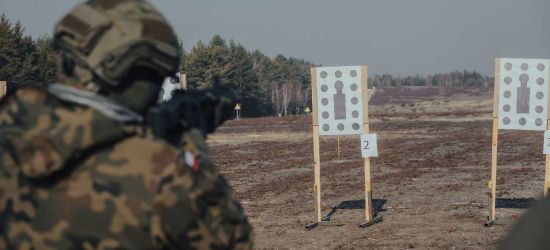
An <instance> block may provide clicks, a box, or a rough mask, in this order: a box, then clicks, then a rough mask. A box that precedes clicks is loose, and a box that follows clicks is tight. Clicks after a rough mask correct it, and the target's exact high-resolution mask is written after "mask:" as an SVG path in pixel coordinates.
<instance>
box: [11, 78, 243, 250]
mask: <svg viewBox="0 0 550 250" xmlns="http://www.w3.org/2000/svg"><path fill="white" fill-rule="evenodd" d="M251 235H252V231H251V227H250V225H249V224H248V222H247V219H246V218H245V217H244V215H243V213H242V211H241V210H240V207H239V204H238V202H237V198H236V197H235V195H234V193H233V192H232V191H231V188H230V187H229V185H228V184H227V182H226V181H225V180H224V179H223V178H222V176H221V175H220V174H219V173H218V172H217V170H216V168H215V167H214V166H213V164H212V162H211V159H210V157H209V154H208V149H207V147H206V144H205V142H204V139H202V136H201V135H200V133H199V132H198V131H190V132H188V133H186V134H185V135H184V136H183V138H182V141H181V144H180V148H176V147H174V146H172V145H170V144H168V143H166V142H165V141H163V140H160V139H157V138H155V137H153V136H152V135H151V134H150V133H149V132H148V131H147V129H144V128H143V127H140V126H131V125H124V124H122V123H119V122H116V121H114V120H113V119H111V118H109V117H108V116H106V115H104V114H103V113H101V112H99V111H97V110H96V109H94V108H90V107H87V106H83V105H75V104H71V103H67V102H64V101H62V100H61V99H59V98H57V97H56V96H54V95H52V94H51V93H49V92H48V91H46V90H45V89H41V88H38V87H24V88H19V89H18V90H17V91H16V92H14V93H12V94H10V95H8V96H5V97H4V98H3V99H2V100H1V101H0V249H251V248H252V236H251Z"/></svg>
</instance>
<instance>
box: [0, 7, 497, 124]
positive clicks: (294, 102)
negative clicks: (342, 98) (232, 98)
mask: <svg viewBox="0 0 550 250" xmlns="http://www.w3.org/2000/svg"><path fill="white" fill-rule="evenodd" d="M24 31H25V28H24V27H23V26H22V24H21V23H20V22H19V21H17V22H16V23H15V24H12V23H10V21H9V20H8V19H7V18H6V16H5V15H4V14H2V16H0V81H7V82H8V88H10V89H11V88H13V87H16V86H19V85H23V84H30V83H42V84H49V83H52V82H54V81H55V79H56V72H57V61H58V59H59V56H60V53H59V51H56V50H54V49H52V46H51V45H52V38H51V36H49V35H42V36H40V37H38V38H37V39H34V40H33V39H32V37H30V36H25V35H24ZM179 41H180V42H179V50H180V55H181V58H180V59H181V60H180V72H181V73H182V74H186V75H187V83H188V88H190V89H199V88H205V87H214V88H217V87H221V88H225V89H228V90H230V91H233V92H235V93H237V94H239V95H240V96H241V98H242V101H241V108H242V110H241V111H242V112H241V114H242V117H260V116H276V115H279V114H281V115H285V116H286V115H297V114H303V113H305V110H306V108H308V107H309V108H311V75H310V68H311V67H320V66H322V65H321V64H314V63H312V62H309V61H306V60H304V59H297V58H294V57H285V56H283V55H281V54H279V55H277V56H275V58H273V59H271V58H269V57H268V56H266V55H264V54H263V53H262V52H260V51H259V50H254V51H249V50H247V49H246V48H245V47H244V46H242V45H241V44H238V43H235V42H234V41H233V40H230V41H229V42H227V41H226V40H225V39H223V38H222V37H220V36H219V35H215V36H214V37H213V38H212V39H211V40H210V41H209V42H208V43H203V42H202V41H199V42H198V43H197V44H196V45H194V46H192V47H191V49H190V50H189V51H186V49H185V47H184V46H183V44H182V42H181V40H179ZM368 84H369V88H372V87H389V86H443V87H451V86H493V84H494V78H492V77H487V76H484V75H481V74H480V73H478V72H476V71H473V72H469V71H466V70H464V71H463V72H460V71H455V72H450V73H446V74H434V75H428V76H425V77H424V76H419V75H418V74H417V75H416V76H408V77H400V76H398V77H394V76H392V75H390V74H383V75H378V74H376V75H374V76H372V77H369V78H368Z"/></svg>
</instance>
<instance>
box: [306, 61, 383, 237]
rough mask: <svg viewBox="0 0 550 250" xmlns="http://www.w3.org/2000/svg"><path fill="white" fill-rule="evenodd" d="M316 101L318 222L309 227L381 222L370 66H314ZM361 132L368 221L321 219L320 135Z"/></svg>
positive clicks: (358, 133) (312, 77)
mask: <svg viewBox="0 0 550 250" xmlns="http://www.w3.org/2000/svg"><path fill="white" fill-rule="evenodd" d="M311 89H312V98H313V99H312V104H313V112H312V114H313V153H314V161H315V169H314V173H315V183H314V186H313V192H314V195H315V210H316V216H317V220H316V221H317V222H315V223H312V224H309V225H307V226H306V230H310V229H313V228H315V227H317V226H319V225H328V226H330V225H332V226H339V225H344V224H350V225H359V226H360V227H362V228H364V227H368V226H370V225H372V224H374V223H377V222H380V221H382V216H378V217H376V218H373V208H372V188H371V187H372V186H371V176H370V157H376V156H378V151H377V146H376V135H375V134H369V112H368V110H369V106H368V105H369V104H368V84H367V66H348V67H317V68H311ZM330 135H337V136H339V135H360V140H361V141H360V143H359V142H358V143H357V146H358V147H359V146H361V152H362V157H363V158H364V167H365V220H360V219H358V220H353V221H351V220H346V221H330V218H322V211H321V210H322V209H321V157H320V152H319V150H320V147H319V137H320V136H330Z"/></svg>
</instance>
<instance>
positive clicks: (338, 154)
mask: <svg viewBox="0 0 550 250" xmlns="http://www.w3.org/2000/svg"><path fill="white" fill-rule="evenodd" d="M338 159H340V136H338Z"/></svg>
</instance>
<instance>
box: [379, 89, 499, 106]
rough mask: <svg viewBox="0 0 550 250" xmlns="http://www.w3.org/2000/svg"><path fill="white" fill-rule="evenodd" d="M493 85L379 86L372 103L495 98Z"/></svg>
mask: <svg viewBox="0 0 550 250" xmlns="http://www.w3.org/2000/svg"><path fill="white" fill-rule="evenodd" d="M493 90H494V88H493V87H426V86H412V87H409V86H407V87H379V88H376V92H375V93H374V95H373V96H372V97H371V99H370V101H369V104H370V105H386V104H411V103H420V102H444V101H484V100H492V99H493Z"/></svg>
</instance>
